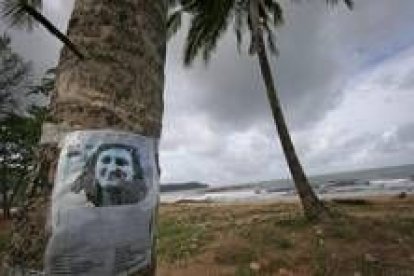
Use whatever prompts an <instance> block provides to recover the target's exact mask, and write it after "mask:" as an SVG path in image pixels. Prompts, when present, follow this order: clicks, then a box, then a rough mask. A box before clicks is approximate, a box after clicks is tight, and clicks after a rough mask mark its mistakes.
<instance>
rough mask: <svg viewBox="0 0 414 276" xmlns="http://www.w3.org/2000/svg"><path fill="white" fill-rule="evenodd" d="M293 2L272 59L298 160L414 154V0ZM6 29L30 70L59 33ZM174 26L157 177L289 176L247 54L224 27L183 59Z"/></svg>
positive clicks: (57, 6) (378, 161)
mask: <svg viewBox="0 0 414 276" xmlns="http://www.w3.org/2000/svg"><path fill="white" fill-rule="evenodd" d="M293 2H295V3H292V1H288V0H282V1H281V4H282V7H283V8H284V17H285V24H284V25H283V26H282V27H281V28H279V29H277V32H276V38H277V39H276V43H277V46H278V48H279V52H280V54H279V56H277V57H272V58H271V66H272V70H273V74H274V77H275V81H276V86H277V89H278V93H279V96H280V100H281V103H282V106H283V109H284V111H285V115H286V120H287V123H288V126H289V128H290V130H291V134H292V138H293V141H294V143H295V145H296V148H297V152H298V154H299V157H300V159H301V161H302V163H303V166H304V168H305V170H306V172H307V173H308V174H321V173H329V172H335V171H344V170H354V169H363V168H372V167H381V166H391V165H400V164H408V163H414V116H412V107H413V106H414V29H413V26H414V1H412V0H393V1H389V0H355V8H354V10H353V11H349V10H348V9H347V8H346V7H345V6H344V5H338V6H336V7H328V6H327V5H326V4H325V1H322V0H320V1H318V0H313V1H312V0H308V1H299V2H298V1H293ZM71 6H72V1H69V0H45V4H44V7H43V13H44V14H45V15H46V16H47V17H48V18H50V19H51V21H53V22H54V23H55V24H56V25H58V26H59V28H60V29H61V30H65V28H66V24H67V21H68V18H69V16H70V11H71ZM5 28H6V27H5V25H4V23H1V22H0V30H5ZM8 33H9V34H11V36H12V39H13V46H14V48H15V49H16V51H18V52H19V53H21V54H22V55H23V56H24V57H25V58H26V59H28V60H32V62H33V66H34V68H35V70H36V72H42V71H44V70H45V69H47V68H50V67H52V66H54V65H55V64H56V63H57V61H58V56H59V50H60V47H61V45H60V43H59V42H57V41H56V40H55V39H54V38H53V37H52V36H51V35H49V34H48V33H47V32H46V31H45V30H43V29H41V28H39V29H37V30H35V31H34V32H33V33H31V34H27V33H25V32H23V31H15V30H8ZM184 35H185V32H184V31H183V32H180V33H179V34H178V35H177V36H176V37H175V38H173V39H172V40H170V42H169V44H168V52H167V62H166V69H165V73H166V83H165V92H164V93H165V113H164V120H163V131H162V137H161V146H160V158H161V167H162V175H161V182H163V183H170V182H184V181H201V182H205V183H208V184H211V185H227V184H234V183H247V182H252V181H261V180H270V179H276V178H286V177H288V176H289V172H288V169H287V165H286V162H285V160H284V156H283V153H282V150H281V147H280V143H279V141H278V137H277V133H276V129H275V126H274V124H273V122H272V117H271V112H270V109H269V104H268V102H267V99H266V95H265V91H264V86H263V82H262V78H261V75H260V70H259V66H258V61H257V59H256V58H255V57H252V56H249V55H248V54H247V48H246V47H245V48H244V50H243V51H242V53H241V54H239V53H238V52H237V50H236V43H235V36H234V33H233V32H232V29H231V28H230V31H229V32H228V33H226V34H225V35H224V37H223V39H222V41H221V42H220V43H219V45H218V48H217V51H216V52H215V54H214V55H213V56H212V59H211V61H210V62H209V64H207V65H206V64H204V62H203V61H201V60H200V61H197V62H196V63H195V64H194V65H193V66H192V67H190V68H185V67H184V66H183V64H182V46H183V43H184ZM39 74H40V73H39Z"/></svg>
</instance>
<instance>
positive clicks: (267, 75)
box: [250, 0, 328, 220]
mask: <svg viewBox="0 0 414 276" xmlns="http://www.w3.org/2000/svg"><path fill="white" fill-rule="evenodd" d="M259 1H260V0H251V1H250V15H251V18H250V20H251V26H252V32H253V40H252V50H253V51H254V52H255V53H256V54H257V56H258V58H259V63H260V70H261V74H262V77H263V81H264V83H265V86H266V93H267V98H268V100H269V103H270V108H271V110H272V115H273V120H274V122H275V124H276V128H277V132H278V135H279V139H280V142H281V144H282V148H283V152H284V155H285V158H286V161H287V164H288V166H289V170H290V173H291V175H292V178H293V181H294V183H295V187H296V190H297V192H298V194H299V197H300V200H301V202H302V207H303V210H304V213H305V216H306V217H307V218H308V219H311V220H317V219H320V218H324V217H326V216H327V214H328V212H327V208H326V207H325V206H324V204H323V202H322V201H320V200H319V199H318V197H317V196H316V194H315V192H314V191H313V190H312V187H311V186H310V184H309V181H308V179H307V177H306V174H305V172H304V170H303V168H302V165H301V164H300V161H299V158H298V156H297V154H296V151H295V147H294V145H293V142H292V139H291V137H290V134H289V130H288V127H287V125H286V121H285V118H284V116H283V112H282V107H281V106H280V102H279V99H278V96H277V92H276V88H275V85H274V79H273V76H272V70H271V68H270V64H269V60H268V58H267V55H266V46H265V43H264V40H263V32H262V29H261V27H260V17H259Z"/></svg>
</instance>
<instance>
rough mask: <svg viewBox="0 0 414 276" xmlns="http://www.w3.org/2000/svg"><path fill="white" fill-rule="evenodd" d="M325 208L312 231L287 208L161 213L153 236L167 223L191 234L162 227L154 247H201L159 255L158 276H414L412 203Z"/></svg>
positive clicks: (167, 209)
mask: <svg viewBox="0 0 414 276" xmlns="http://www.w3.org/2000/svg"><path fill="white" fill-rule="evenodd" d="M329 207H330V208H333V209H335V210H336V212H335V213H334V214H337V217H335V218H334V219H333V220H332V221H330V222H329V223H323V224H312V223H310V222H309V221H307V220H306V219H305V218H304V217H303V216H302V214H301V211H300V208H299V206H298V204H294V203H283V204H253V205H252V204H250V205H240V204H238V205H228V204H223V205H219V204H213V203H210V204H209V203H198V204H197V203H192V204H170V205H163V206H162V207H161V209H160V210H161V211H160V233H161V232H163V230H162V228H163V227H166V226H165V225H169V223H171V220H173V221H178V222H179V225H180V227H184V225H187V226H189V227H195V229H196V230H194V231H193V230H189V231H181V230H179V229H176V230H173V228H169V227H166V229H164V230H165V231H166V230H168V232H169V234H167V233H166V232H164V234H165V236H164V238H162V237H161V238H160V244H159V246H160V247H163V246H165V244H166V242H167V241H168V242H172V241H171V240H169V239H170V238H171V237H174V236H176V235H178V236H180V235H186V236H187V238H182V237H181V238H180V242H179V243H178V244H180V247H179V248H189V247H190V244H191V236H192V235H193V234H194V233H200V234H199V238H200V239H204V241H203V242H200V243H198V246H197V249H196V250H193V251H191V254H173V253H172V252H171V250H174V248H177V247H174V246H173V245H172V244H170V246H169V247H168V248H166V247H164V249H163V250H161V251H159V259H160V260H161V263H160V266H159V267H160V269H159V273H160V275H194V269H195V268H197V271H199V272H198V273H197V275H354V274H357V275H379V274H378V273H380V272H381V271H385V272H386V273H387V272H390V271H391V272H390V273H393V274H384V275H394V274H395V275H397V274H398V273H399V272H401V273H402V275H414V213H413V212H412V211H411V210H412V209H413V208H414V197H408V198H405V199H398V198H391V197H389V198H377V199H369V200H368V199H358V200H353V199H346V200H340V201H339V202H329ZM341 214H342V215H341ZM200 226H202V227H201V228H198V227H200ZM188 229H190V228H188ZM174 231H176V233H173V232H174ZM184 233H185V234H184ZM206 237H207V239H206ZM183 242H184V243H185V244H183ZM169 250H170V251H169ZM178 250H180V249H178ZM179 252H180V251H179ZM164 254H165V256H163V255H164ZM166 256H168V257H166ZM252 264H254V266H253V268H254V269H253V268H252ZM407 271H409V272H410V273H411V274H407V273H406V272H407ZM289 273H290V274H289ZM358 273H360V274H358ZM373 273H374V274H373ZM403 273H406V274H403Z"/></svg>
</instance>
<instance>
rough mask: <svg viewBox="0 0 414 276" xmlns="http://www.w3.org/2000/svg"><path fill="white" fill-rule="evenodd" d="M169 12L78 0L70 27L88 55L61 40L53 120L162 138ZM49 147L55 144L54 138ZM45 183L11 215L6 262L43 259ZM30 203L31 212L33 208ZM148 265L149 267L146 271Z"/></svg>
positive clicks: (155, 0)
mask: <svg viewBox="0 0 414 276" xmlns="http://www.w3.org/2000/svg"><path fill="white" fill-rule="evenodd" d="M166 15H167V11H166V1H165V0H121V1H113V0H88V1H86V0H77V1H76V2H75V6H74V10H73V12H72V16H71V19H70V22H69V26H68V32H67V35H68V38H69V39H70V41H72V42H73V43H74V44H75V45H77V47H78V48H79V49H80V50H81V52H82V53H85V59H83V60H80V59H79V58H78V57H77V56H76V55H74V54H73V52H71V51H70V49H68V48H67V47H64V48H63V50H62V52H61V57H60V61H59V65H58V72H57V78H56V89H55V93H54V94H53V95H52V99H51V118H52V121H53V123H55V124H59V125H63V126H65V127H68V128H70V129H73V130H82V129H115V130H120V131H129V132H133V133H137V134H141V135H144V136H150V137H155V138H159V137H160V133H161V120H162V113H163V96H162V95H163V89H164V63H165V51H166V23H165V22H166ZM51 147H54V148H55V149H56V145H51ZM56 153H57V151H56ZM57 156H58V154H56V156H53V157H52V158H51V159H50V160H47V161H46V160H45V163H48V162H49V165H45V166H46V167H49V170H48V169H46V168H43V169H41V171H40V173H41V174H49V176H50V177H53V176H54V171H51V169H50V168H52V167H54V166H53V165H51V164H53V163H56V160H57ZM51 183H53V181H52V182H51ZM50 191H51V189H44V192H43V193H42V194H41V195H40V196H39V194H37V193H33V194H32V195H31V197H30V198H31V199H30V200H29V202H28V204H27V208H25V210H23V212H22V215H21V216H20V219H19V221H17V222H16V223H15V227H14V229H13V231H15V232H16V234H15V236H16V238H17V239H20V241H15V242H13V244H12V249H11V251H10V255H9V263H10V264H12V265H13V264H21V265H24V266H29V267H35V268H39V267H40V266H41V264H42V261H43V252H44V247H45V240H47V235H46V233H45V231H44V225H45V216H44V214H45V213H46V207H47V206H48V204H49V203H48V202H49V197H50ZM32 209H33V212H32V213H35V214H36V215H31V212H30V211H31V210H32ZM33 217H36V218H39V217H40V219H38V220H39V221H38V223H35V224H30V223H31V222H32V220H33ZM25 223H26V224H30V225H31V226H30V227H32V228H33V229H34V230H33V229H32V230H33V231H35V232H37V235H38V238H36V239H34V240H30V239H31V237H30V234H29V233H27V231H25V230H23V231H22V230H21V229H19V227H22V225H23V224H25ZM23 228H24V229H26V228H27V227H23ZM33 231H32V232H33ZM14 240H16V239H14ZM30 243H31V244H33V246H32V247H35V248H36V249H37V252H36V254H37V256H33V255H31V251H30V250H29V252H27V249H25V247H27V244H30ZM153 270H154V268H153V267H151V268H148V271H149V272H150V273H154V272H153Z"/></svg>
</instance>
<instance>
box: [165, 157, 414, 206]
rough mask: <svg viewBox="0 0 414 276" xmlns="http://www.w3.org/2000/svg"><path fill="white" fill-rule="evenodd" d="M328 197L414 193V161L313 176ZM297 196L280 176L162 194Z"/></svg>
mask: <svg viewBox="0 0 414 276" xmlns="http://www.w3.org/2000/svg"><path fill="white" fill-rule="evenodd" d="M310 182H311V185H312V187H313V188H314V190H315V192H316V193H317V194H318V195H319V196H320V197H321V198H324V199H332V198H349V197H352V198H355V197H366V196H381V195H399V194H401V193H406V194H414V164H413V165H403V166H394V167H384V168H375V169H367V170H359V171H347V172H338V173H333V174H325V175H317V176H311V177H310ZM295 198H297V195H296V191H295V188H294V185H293V182H292V181H291V180H288V179H277V180H272V181H263V182H257V183H245V184H239V185H231V186H222V187H212V188H207V189H198V190H187V191H179V192H178V191H177V192H166V193H161V202H164V203H173V202H183V201H195V202H197V201H200V202H228V203H237V202H240V203H243V202H266V201H272V202H274V201H275V200H276V201H291V200H294V199H295Z"/></svg>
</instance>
